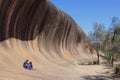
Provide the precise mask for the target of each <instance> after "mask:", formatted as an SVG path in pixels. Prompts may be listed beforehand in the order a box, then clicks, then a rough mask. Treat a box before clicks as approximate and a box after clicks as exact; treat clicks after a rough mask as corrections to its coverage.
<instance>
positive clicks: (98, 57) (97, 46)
mask: <svg viewBox="0 0 120 80" xmlns="http://www.w3.org/2000/svg"><path fill="white" fill-rule="evenodd" d="M99 56H100V55H99V45H97V58H98V61H97V64H99V63H100V58H99Z"/></svg>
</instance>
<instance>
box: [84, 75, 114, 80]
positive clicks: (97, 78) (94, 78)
mask: <svg viewBox="0 0 120 80" xmlns="http://www.w3.org/2000/svg"><path fill="white" fill-rule="evenodd" d="M83 78H84V79H85V80H113V79H112V77H109V76H104V75H87V76H84V77H83Z"/></svg>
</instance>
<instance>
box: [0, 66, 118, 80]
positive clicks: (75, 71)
mask: <svg viewBox="0 0 120 80" xmlns="http://www.w3.org/2000/svg"><path fill="white" fill-rule="evenodd" d="M110 72H111V69H109V68H107V67H105V66H102V65H74V66H73V65H72V66H58V65H50V66H46V65H45V66H44V67H43V66H38V67H37V68H35V69H34V70H31V71H29V70H25V69H23V68H22V67H21V68H18V69H13V68H12V67H9V66H8V68H5V67H1V69H0V80H113V79H112V78H111V76H110ZM114 80H115V79H114ZM116 80H117V79H116ZM118 80H119V79H118Z"/></svg>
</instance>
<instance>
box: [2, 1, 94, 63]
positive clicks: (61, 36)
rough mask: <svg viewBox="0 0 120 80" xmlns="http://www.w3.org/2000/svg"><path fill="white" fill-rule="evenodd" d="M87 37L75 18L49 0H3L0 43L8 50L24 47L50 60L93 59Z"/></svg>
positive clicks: (16, 51)
mask: <svg viewBox="0 0 120 80" xmlns="http://www.w3.org/2000/svg"><path fill="white" fill-rule="evenodd" d="M87 40H88V39H87V37H86V36H85V34H84V32H83V31H82V30H81V29H80V27H79V26H78V25H77V24H76V23H75V22H74V20H73V19H72V18H71V17H70V16H68V15H67V14H65V13H64V12H62V11H61V10H59V9H58V8H56V7H55V6H54V5H53V4H51V3H50V2H49V1H47V0H0V45H1V48H2V49H5V51H7V50H9V52H10V51H11V52H12V51H15V53H16V54H17V53H20V51H21V49H23V50H22V51H21V53H22V52H23V51H24V53H25V52H26V53H27V54H29V53H31V54H35V55H36V54H40V55H43V56H44V57H46V59H47V60H51V59H53V61H55V59H58V58H60V59H62V60H66V61H71V60H73V59H74V60H77V61H80V62H82V61H85V60H90V59H92V56H91V53H90V51H89V50H90V49H89V47H87V46H89V45H88V43H87V42H86V41H87ZM16 47H18V48H17V49H16ZM19 48H20V49H19ZM1 53H2V52H1ZM13 53H14V52H13ZM19 55H20V54H19ZM19 55H18V56H17V57H23V58H25V57H24V56H25V55H26V54H25V55H24V54H22V56H19ZM48 55H49V56H50V57H49V56H48ZM32 56H33V55H32ZM32 56H31V57H32ZM33 57H36V56H33ZM9 58H10V56H9V57H8V59H9ZM16 59H17V58H16ZM37 59H41V57H40V56H38V55H37Z"/></svg>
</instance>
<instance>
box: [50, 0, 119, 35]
mask: <svg viewBox="0 0 120 80" xmlns="http://www.w3.org/2000/svg"><path fill="white" fill-rule="evenodd" d="M50 1H51V2H52V3H53V4H54V5H56V6H57V7H58V8H60V9H61V10H62V11H64V12H65V13H67V14H68V15H70V16H71V17H72V18H73V19H74V20H75V22H76V23H77V24H78V25H79V26H80V27H81V28H82V29H83V30H84V32H85V33H86V34H88V32H90V31H92V30H93V23H95V22H98V23H100V24H104V25H105V27H106V28H108V27H110V24H111V19H112V17H118V18H120V0H50Z"/></svg>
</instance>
